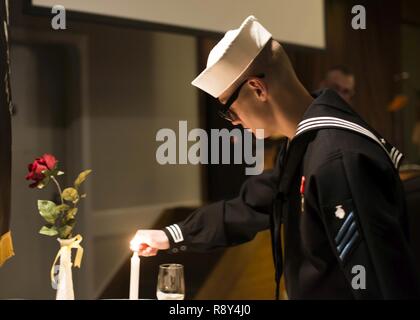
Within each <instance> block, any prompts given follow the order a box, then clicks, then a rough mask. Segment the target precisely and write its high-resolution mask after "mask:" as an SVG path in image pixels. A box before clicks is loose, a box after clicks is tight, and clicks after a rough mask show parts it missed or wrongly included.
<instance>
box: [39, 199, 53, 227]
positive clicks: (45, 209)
mask: <svg viewBox="0 0 420 320" xmlns="http://www.w3.org/2000/svg"><path fill="white" fill-rule="evenodd" d="M56 207H57V205H56V204H55V203H54V202H52V201H49V200H38V210H39V214H40V215H41V216H42V217H43V218H44V219H45V221H47V222H48V223H51V224H54V222H55V219H56V218H57V211H56Z"/></svg>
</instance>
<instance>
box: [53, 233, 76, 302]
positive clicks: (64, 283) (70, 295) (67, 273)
mask: <svg viewBox="0 0 420 320" xmlns="http://www.w3.org/2000/svg"><path fill="white" fill-rule="evenodd" d="M57 240H58V242H59V243H60V246H61V248H60V252H61V254H60V265H59V269H58V281H57V282H58V283H57V295H56V300H74V290H73V275H72V265H73V264H72V262H71V249H72V247H71V245H72V244H73V243H74V239H57Z"/></svg>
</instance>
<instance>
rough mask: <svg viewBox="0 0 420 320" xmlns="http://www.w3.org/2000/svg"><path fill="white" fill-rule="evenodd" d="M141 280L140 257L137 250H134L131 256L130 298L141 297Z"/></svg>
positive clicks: (136, 298)
mask: <svg viewBox="0 0 420 320" xmlns="http://www.w3.org/2000/svg"><path fill="white" fill-rule="evenodd" d="M139 280H140V258H139V254H138V252H137V251H134V252H133V256H132V257H131V272H130V300H138V298H139Z"/></svg>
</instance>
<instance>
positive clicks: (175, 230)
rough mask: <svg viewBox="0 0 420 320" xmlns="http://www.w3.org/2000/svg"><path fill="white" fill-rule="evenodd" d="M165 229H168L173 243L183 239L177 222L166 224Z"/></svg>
mask: <svg viewBox="0 0 420 320" xmlns="http://www.w3.org/2000/svg"><path fill="white" fill-rule="evenodd" d="M166 229H168V231H169V233H170V234H171V236H172V238H173V240H174V242H175V243H178V242H181V241H184V237H183V235H182V232H181V228H180V227H179V226H178V225H177V224H172V225H170V226H167V227H166Z"/></svg>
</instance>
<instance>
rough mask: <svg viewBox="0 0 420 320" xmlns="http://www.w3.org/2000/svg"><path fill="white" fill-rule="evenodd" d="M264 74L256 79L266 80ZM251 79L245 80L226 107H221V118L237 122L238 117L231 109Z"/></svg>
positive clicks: (219, 111)
mask: <svg viewBox="0 0 420 320" xmlns="http://www.w3.org/2000/svg"><path fill="white" fill-rule="evenodd" d="M264 76H265V75H264V74H259V75H257V76H256V77H258V78H264ZM248 80H249V79H248V78H247V79H245V80H244V81H243V82H242V83H241V84H240V85H239V86H238V87H237V88H236V89H235V91H234V92H233V93H232V95H231V96H230V97H229V99H228V100H227V101H226V103H225V104H224V105H222V106H221V108H220V110H218V114H219V116H220V117H222V118H223V119H225V120H228V121H230V122H232V121H235V120H236V119H237V118H238V116H237V115H236V114H235V113H234V112H232V111H231V110H230V107H231V106H232V104H233V103H234V102H235V101H236V99H238V96H239V93H240V92H241V89H242V87H243V86H244V84H245V83H247V81H248Z"/></svg>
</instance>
